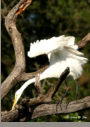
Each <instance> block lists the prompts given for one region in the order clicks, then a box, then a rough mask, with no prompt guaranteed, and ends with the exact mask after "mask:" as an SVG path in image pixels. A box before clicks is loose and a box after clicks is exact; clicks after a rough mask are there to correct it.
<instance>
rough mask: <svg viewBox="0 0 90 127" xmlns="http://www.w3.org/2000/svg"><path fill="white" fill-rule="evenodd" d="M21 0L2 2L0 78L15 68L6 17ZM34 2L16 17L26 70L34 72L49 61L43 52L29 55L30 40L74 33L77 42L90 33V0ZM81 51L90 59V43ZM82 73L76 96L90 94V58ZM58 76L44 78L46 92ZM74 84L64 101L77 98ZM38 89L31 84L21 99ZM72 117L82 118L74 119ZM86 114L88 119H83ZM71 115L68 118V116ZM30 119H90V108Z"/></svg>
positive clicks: (6, 102)
mask: <svg viewBox="0 0 90 127" xmlns="http://www.w3.org/2000/svg"><path fill="white" fill-rule="evenodd" d="M18 1H19V0H13V1H11V0H2V1H1V3H2V5H1V27H2V28H1V30H2V34H1V40H2V43H1V68H2V72H1V80H2V82H3V81H4V80H5V79H6V77H7V76H8V75H9V74H10V72H11V71H12V70H13V68H14V65H15V55H14V49H13V45H12V42H11V39H10V37H9V35H8V33H7V31H6V29H5V23H4V21H5V16H6V15H7V14H8V12H9V11H10V10H11V8H12V7H13V6H14V5H15V4H16V3H17V2H18ZM33 1H34V2H33V5H31V6H29V7H28V8H27V9H26V10H25V11H24V12H23V13H22V14H21V15H20V16H18V18H17V28H18V30H19V31H20V33H21V35H22V39H23V44H24V47H25V55H26V72H34V71H36V70H38V69H40V68H42V67H44V66H46V65H48V64H49V62H48V58H47V56H46V55H41V56H38V57H36V58H32V59H31V58H29V57H27V51H29V48H30V43H31V42H35V41H36V40H37V39H38V40H40V39H48V38H51V37H53V36H60V35H63V34H64V35H66V36H69V35H70V36H75V38H76V41H75V43H77V42H78V41H79V40H81V39H82V38H83V37H84V36H85V35H87V34H88V33H89V32H90V0H87V1H85V0H68V1H67V0H33ZM82 52H83V53H84V54H85V56H86V57H87V58H88V59H89V60H90V44H88V45H87V46H86V47H85V48H84V49H82ZM83 69H84V71H83V73H82V75H81V77H80V78H79V79H78V80H77V82H78V84H79V91H78V97H77V99H81V98H84V97H86V96H90V61H89V62H88V63H87V64H86V65H84V66H83ZM55 81H56V79H48V80H47V79H45V80H44V81H41V84H42V87H43V92H44V93H46V92H47V91H48V89H49V88H50V87H51V86H52V85H53V84H54V82H55ZM23 83H24V82H21V83H18V84H17V86H15V87H14V88H13V89H12V90H11V91H10V92H9V93H8V95H7V96H6V97H5V98H4V99H3V100H2V106H1V110H2V111H4V110H10V109H11V107H12V104H13V99H14V94H15V92H16V90H17V89H18V88H20V86H21V85H23ZM68 84H69V86H70V87H71V91H70V92H69V93H68V95H67V96H66V97H65V99H64V100H63V103H64V102H66V101H71V100H74V96H75V83H74V81H72V82H68ZM65 90H66V86H65V84H64V83H63V85H62V86H61V87H60V89H59V90H58V92H57V93H56V95H55V97H54V99H53V102H54V103H57V102H58V101H59V100H60V99H61V97H62V96H63V94H64V92H65ZM37 95H38V94H37V91H36V89H35V87H34V85H33V84H32V85H30V86H29V87H28V88H27V89H26V90H25V91H24V93H23V95H22V97H21V99H22V98H24V97H26V96H28V97H30V98H32V97H35V96H37ZM71 116H74V117H76V116H77V117H78V116H80V117H81V118H77V119H75V118H73V119H72V118H71ZM83 116H85V117H86V119H83ZM68 117H69V118H68ZM31 121H36V122H57V121H58V122H59V121H72V122H73V121H74V122H75V121H76V122H78V121H79V122H82V121H87V122H88V121H90V109H87V110H85V111H80V112H76V113H71V114H68V115H53V116H46V117H41V118H37V119H34V120H31Z"/></svg>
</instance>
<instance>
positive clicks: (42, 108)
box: [1, 96, 90, 122]
mask: <svg viewBox="0 0 90 127" xmlns="http://www.w3.org/2000/svg"><path fill="white" fill-rule="evenodd" d="M27 103H28V102H27ZM61 106H62V110H61V109H60V106H59V105H58V107H57V109H58V114H62V113H63V114H68V113H72V112H76V111H77V112H78V111H81V110H84V109H87V108H90V96H88V97H85V98H83V99H80V100H78V102H76V101H72V102H70V103H69V105H68V107H67V108H66V105H65V104H62V105H61ZM55 114H57V112H56V104H41V105H38V106H33V107H28V108H27V106H26V107H25V106H24V107H20V108H19V109H14V110H11V111H9V112H8V113H6V114H5V115H3V116H2V117H1V121H2V122H12V121H19V120H18V119H22V118H24V119H25V117H27V116H28V119H29V120H30V119H35V118H38V117H42V116H47V115H55Z"/></svg>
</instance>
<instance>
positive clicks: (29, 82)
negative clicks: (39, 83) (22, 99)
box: [20, 78, 35, 92]
mask: <svg viewBox="0 0 90 127" xmlns="http://www.w3.org/2000/svg"><path fill="white" fill-rule="evenodd" d="M33 82H35V78H33V79H29V80H28V81H26V82H25V83H24V84H23V86H22V87H21V88H20V90H21V91H22V92H23V91H24V90H25V89H26V88H27V87H28V85H30V84H31V83H33Z"/></svg>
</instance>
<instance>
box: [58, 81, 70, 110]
mask: <svg viewBox="0 0 90 127" xmlns="http://www.w3.org/2000/svg"><path fill="white" fill-rule="evenodd" d="M65 84H66V86H67V89H66V92H65V94H64V95H63V97H62V99H61V100H60V102H59V103H57V105H56V112H57V106H58V104H60V108H61V110H62V107H61V103H62V100H63V99H64V97H65V96H66V94H67V93H68V91H69V90H70V87H68V84H67V82H66V80H65Z"/></svg>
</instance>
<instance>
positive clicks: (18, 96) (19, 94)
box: [12, 89, 22, 110]
mask: <svg viewBox="0 0 90 127" xmlns="http://www.w3.org/2000/svg"><path fill="white" fill-rule="evenodd" d="M21 94H22V91H21V90H20V89H19V90H17V91H16V93H15V99H14V103H13V106H12V110H13V109H14V107H15V105H16V104H17V102H18V100H19V98H20V97H21Z"/></svg>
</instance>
